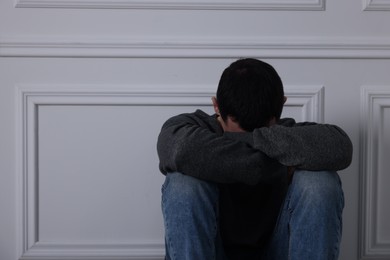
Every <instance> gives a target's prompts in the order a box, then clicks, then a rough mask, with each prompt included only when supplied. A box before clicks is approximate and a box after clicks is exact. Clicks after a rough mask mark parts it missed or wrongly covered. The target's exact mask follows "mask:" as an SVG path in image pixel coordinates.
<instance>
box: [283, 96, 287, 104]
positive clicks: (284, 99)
mask: <svg viewBox="0 0 390 260" xmlns="http://www.w3.org/2000/svg"><path fill="white" fill-rule="evenodd" d="M286 101H287V97H286V96H284V97H283V104H285V103H286Z"/></svg>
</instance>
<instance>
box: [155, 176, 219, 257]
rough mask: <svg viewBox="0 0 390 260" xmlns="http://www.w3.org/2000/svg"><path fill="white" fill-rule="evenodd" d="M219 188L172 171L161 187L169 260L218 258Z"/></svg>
mask: <svg viewBox="0 0 390 260" xmlns="http://www.w3.org/2000/svg"><path fill="white" fill-rule="evenodd" d="M218 195H219V191H218V187H217V185H216V184H213V183H210V182H206V181H202V180H199V179H196V178H193V177H190V176H186V175H183V174H181V173H169V174H167V177H166V179H165V182H164V184H163V187H162V201H161V204H162V212H163V216H164V225H165V246H166V259H167V260H189V259H197V260H198V259H219V257H220V254H221V253H222V250H221V249H222V246H221V244H220V243H221V242H220V238H219V233H218Z"/></svg>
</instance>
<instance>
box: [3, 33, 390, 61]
mask: <svg viewBox="0 0 390 260" xmlns="http://www.w3.org/2000/svg"><path fill="white" fill-rule="evenodd" d="M0 57H61V58H62V57H79V58H86V57H94V58H239V57H259V58H260V57H261V58H337V59H339V58H360V59H364V58H375V59H388V58H390V37H373V38H370V37H364V38H360V37H359V38H357V37H326V38H323V37H300V38H292V37H267V38H265V37H248V38H240V39H239V40H237V39H232V38H224V37H219V38H203V39H202V38H198V39H197V40H194V39H188V38H187V39H186V38H167V39H163V38H160V39H159V38H142V39H141V38H115V37H113V38H97V37H48V36H41V37H39V36H34V37H22V36H19V37H7V36H3V37H1V38H0Z"/></svg>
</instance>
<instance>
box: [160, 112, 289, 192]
mask: <svg viewBox="0 0 390 260" xmlns="http://www.w3.org/2000/svg"><path fill="white" fill-rule="evenodd" d="M218 131H219V132H220V133H217V132H218ZM157 152H158V156H159V159H160V170H161V172H163V173H164V174H165V173H167V172H175V171H178V172H181V173H183V174H186V175H190V176H193V177H196V178H199V179H204V180H208V181H213V182H218V183H233V182H241V183H245V184H250V185H253V184H256V183H258V182H260V181H262V182H267V181H270V180H271V179H273V178H274V177H276V176H280V174H283V169H284V170H285V168H284V167H281V165H280V164H279V163H278V162H277V161H276V160H272V159H270V158H269V157H268V156H266V155H265V154H264V153H263V152H261V151H259V150H257V149H254V148H252V147H251V146H249V145H248V144H246V143H245V142H241V141H237V140H232V139H229V138H226V137H225V136H223V135H222V132H221V129H220V128H219V125H218V122H217V120H216V119H215V118H214V117H210V116H208V115H206V114H205V113H203V112H201V111H197V112H196V113H193V114H182V115H179V116H175V117H173V118H171V119H169V120H168V121H167V122H166V123H165V124H164V125H163V127H162V130H161V132H160V135H159V137H158V142H157ZM284 174H286V173H285V171H284Z"/></svg>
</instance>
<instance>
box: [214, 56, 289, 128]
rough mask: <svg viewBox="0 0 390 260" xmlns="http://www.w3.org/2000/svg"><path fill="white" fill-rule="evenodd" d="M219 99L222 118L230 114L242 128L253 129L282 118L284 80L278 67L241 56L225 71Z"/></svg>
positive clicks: (220, 84) (220, 83) (218, 93)
mask: <svg viewBox="0 0 390 260" xmlns="http://www.w3.org/2000/svg"><path fill="white" fill-rule="evenodd" d="M217 101H218V107H219V111H220V113H221V116H222V119H223V120H226V119H227V116H231V117H232V118H233V119H234V120H235V121H236V122H237V123H238V124H239V125H240V127H241V128H242V129H244V130H245V131H253V129H255V128H259V127H263V126H266V125H268V123H269V122H270V120H271V119H272V118H274V117H275V118H276V119H279V118H280V116H281V113H282V109H283V103H284V91H283V83H282V81H281V79H280V77H279V75H278V73H277V72H276V70H275V69H274V68H273V67H272V66H271V65H269V64H268V63H265V62H263V61H260V60H256V59H251V58H248V59H240V60H237V61H235V62H233V63H232V64H231V65H230V66H229V67H227V68H226V69H225V70H224V72H223V73H222V76H221V79H220V81H219V84H218V90H217Z"/></svg>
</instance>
